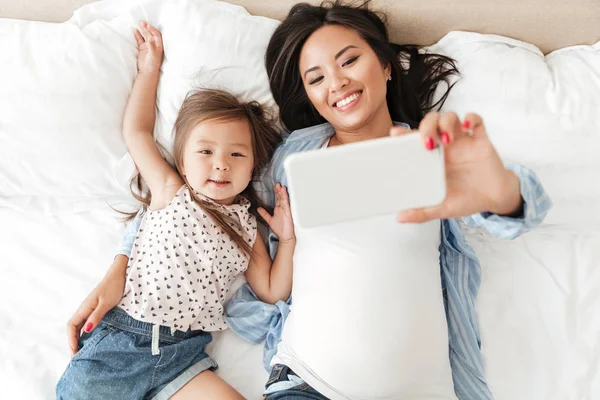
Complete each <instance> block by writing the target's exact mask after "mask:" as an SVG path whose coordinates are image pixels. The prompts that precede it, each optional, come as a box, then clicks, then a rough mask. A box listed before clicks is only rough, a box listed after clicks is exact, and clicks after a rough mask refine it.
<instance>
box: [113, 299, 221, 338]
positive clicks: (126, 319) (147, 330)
mask: <svg viewBox="0 0 600 400" xmlns="http://www.w3.org/2000/svg"><path fill="white" fill-rule="evenodd" d="M102 322H103V323H105V324H106V325H109V326H112V327H114V328H117V329H120V330H122V331H126V332H132V333H136V334H138V335H145V336H148V337H152V326H153V325H155V324H152V323H150V322H143V321H139V320H137V319H135V318H133V317H132V316H130V315H129V314H127V313H126V312H125V311H124V310H123V309H121V308H119V307H115V308H113V309H112V310H110V311H109V312H107V313H106V315H105V316H104V318H103V319H102ZM199 335H210V333H209V332H205V331H203V330H200V329H198V330H191V329H188V330H187V331H186V332H182V331H179V330H176V331H175V332H173V334H171V328H170V327H168V326H161V327H160V330H159V338H160V340H161V341H164V342H169V343H178V342H180V341H182V340H185V339H189V338H192V337H195V336H199Z"/></svg>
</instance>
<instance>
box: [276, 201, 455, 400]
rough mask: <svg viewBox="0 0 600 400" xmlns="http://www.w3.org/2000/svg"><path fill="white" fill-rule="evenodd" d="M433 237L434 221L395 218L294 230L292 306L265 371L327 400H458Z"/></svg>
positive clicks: (437, 228) (436, 228) (437, 232)
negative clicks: (277, 367) (283, 368)
mask: <svg viewBox="0 0 600 400" xmlns="http://www.w3.org/2000/svg"><path fill="white" fill-rule="evenodd" d="M340 201H344V199H340ZM440 235H441V232H440V222H439V221H431V222H428V223H425V224H399V223H397V222H396V220H395V215H386V216H378V217H374V218H370V219H365V220H360V221H353V222H346V223H340V224H336V225H333V226H329V227H319V228H311V229H301V228H297V229H296V238H297V245H296V250H295V254H294V276H293V279H294V284H293V289H292V299H293V301H292V305H291V311H290V314H289V316H288V318H287V320H286V323H285V326H284V328H283V334H282V341H281V343H280V344H279V346H278V352H277V354H276V355H275V357H274V358H273V360H272V364H273V365H274V364H284V365H287V366H288V367H290V368H291V369H292V370H293V371H294V372H295V373H296V374H298V375H299V376H300V377H301V378H302V379H304V380H305V381H306V382H307V383H308V384H309V385H311V386H312V387H313V388H315V389H316V390H317V391H319V392H320V393H321V394H323V395H325V396H327V397H329V398H331V399H334V400H335V399H352V400H363V399H389V400H401V399H410V400H425V399H427V400H431V399H436V400H442V399H452V400H455V399H456V395H455V394H454V386H453V382H452V374H451V369H450V362H449V356H448V351H449V350H448V329H447V323H446V316H445V311H444V304H443V297H442V291H441V278H440V262H439V245H440Z"/></svg>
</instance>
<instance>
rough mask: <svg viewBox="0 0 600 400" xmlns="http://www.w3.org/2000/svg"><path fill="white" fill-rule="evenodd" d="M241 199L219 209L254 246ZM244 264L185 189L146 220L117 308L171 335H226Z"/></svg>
mask: <svg viewBox="0 0 600 400" xmlns="http://www.w3.org/2000/svg"><path fill="white" fill-rule="evenodd" d="M197 195H198V196H199V197H200V198H202V199H203V200H206V201H209V202H211V203H213V204H217V203H215V202H214V201H212V200H211V199H209V198H207V197H205V196H202V195H201V194H197ZM239 199H240V201H239V203H234V204H232V205H227V206H226V205H218V207H219V208H220V211H222V212H224V213H226V214H228V215H229V216H231V217H232V218H233V219H234V220H235V221H236V222H238V224H239V225H238V226H237V227H235V226H234V229H235V230H236V231H237V232H239V233H241V234H242V237H243V238H244V240H246V241H248V243H250V245H251V246H253V245H254V241H255V240H256V232H257V229H256V218H255V217H254V215H252V214H250V212H249V207H250V202H249V201H248V200H247V199H245V198H243V197H241V196H240V197H239ZM240 228H241V229H240ZM248 261H249V260H248V257H247V256H246V255H245V254H244V252H243V251H242V250H241V248H240V247H239V246H238V245H237V244H235V242H234V241H233V240H232V239H231V238H230V237H229V236H228V235H227V234H226V233H224V232H223V230H222V229H220V228H219V227H218V226H217V225H216V224H215V223H214V222H213V221H212V219H211V218H210V217H209V216H208V215H207V214H206V213H205V212H204V211H203V210H202V208H200V206H199V205H198V204H197V203H196V202H194V200H193V199H192V198H191V195H190V190H189V188H188V187H187V186H186V185H184V186H182V187H181V189H179V191H178V192H177V194H176V195H175V197H174V198H173V200H172V201H171V202H170V203H169V205H168V206H167V207H165V208H164V209H161V210H156V211H152V210H148V211H146V213H145V214H144V216H143V218H142V223H141V225H140V230H139V232H138V236H137V237H136V240H135V244H134V247H133V250H132V252H131V257H130V259H129V265H128V266H127V281H126V286H125V292H124V294H123V299H122V301H121V304H120V307H121V308H122V309H123V310H125V311H126V312H127V313H128V314H129V315H131V316H132V317H133V318H135V319H137V320H140V321H144V322H149V323H152V324H156V325H163V326H167V327H170V328H171V331H173V332H174V331H175V330H180V331H187V330H188V329H190V328H191V329H192V330H196V329H202V330H204V331H219V330H224V329H226V328H227V325H226V323H225V320H224V318H223V310H224V304H223V303H224V301H225V298H226V296H227V293H228V291H229V289H230V286H231V283H232V282H233V281H234V279H235V278H236V276H238V275H239V274H241V273H243V272H244V271H246V269H247V268H248Z"/></svg>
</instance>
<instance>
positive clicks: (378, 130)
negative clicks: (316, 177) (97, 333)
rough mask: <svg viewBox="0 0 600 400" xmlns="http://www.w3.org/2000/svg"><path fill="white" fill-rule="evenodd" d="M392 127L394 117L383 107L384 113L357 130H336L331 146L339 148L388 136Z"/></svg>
mask: <svg viewBox="0 0 600 400" xmlns="http://www.w3.org/2000/svg"><path fill="white" fill-rule="evenodd" d="M392 125H393V123H392V117H390V113H389V111H388V109H387V107H382V112H380V113H379V114H378V115H375V116H374V117H373V118H372V119H371V120H370V121H368V122H367V123H366V124H365V125H363V126H361V127H358V128H357V129H355V130H345V129H336V131H335V135H333V136H332V137H331V140H330V142H329V146H339V145H341V144H348V143H354V142H360V141H363V140H370V139H377V138H381V137H385V136H388V135H389V134H390V129H391V128H392Z"/></svg>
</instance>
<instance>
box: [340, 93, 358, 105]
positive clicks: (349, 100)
mask: <svg viewBox="0 0 600 400" xmlns="http://www.w3.org/2000/svg"><path fill="white" fill-rule="evenodd" d="M360 95H361V93H360V92H357V93H354V94H351V95H350V96H348V97H346V98H345V99H342V100H340V101H338V102H337V103H335V106H336V107H344V106H347V105H348V104H350V103H352V102H353V101H354V100H356V99H358V98H359V97H360Z"/></svg>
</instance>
